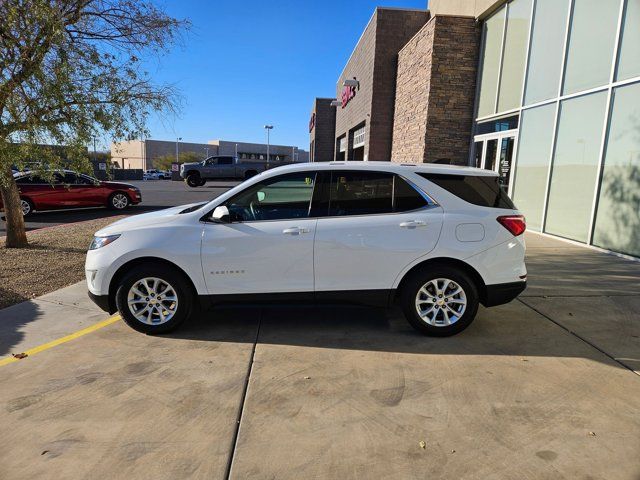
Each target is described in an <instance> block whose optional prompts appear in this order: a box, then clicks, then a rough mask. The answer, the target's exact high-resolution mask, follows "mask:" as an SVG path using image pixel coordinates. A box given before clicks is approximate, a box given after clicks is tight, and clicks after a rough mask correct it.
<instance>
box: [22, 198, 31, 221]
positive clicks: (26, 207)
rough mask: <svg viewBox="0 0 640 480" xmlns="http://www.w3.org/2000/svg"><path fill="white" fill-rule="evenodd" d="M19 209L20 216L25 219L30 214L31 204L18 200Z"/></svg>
mask: <svg viewBox="0 0 640 480" xmlns="http://www.w3.org/2000/svg"><path fill="white" fill-rule="evenodd" d="M20 208H21V209H22V215H23V216H25V217H26V216H27V215H29V214H30V213H31V204H30V203H29V202H27V201H26V200H20Z"/></svg>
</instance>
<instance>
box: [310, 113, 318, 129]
mask: <svg viewBox="0 0 640 480" xmlns="http://www.w3.org/2000/svg"><path fill="white" fill-rule="evenodd" d="M315 126H316V112H313V113H312V114H311V119H310V120H309V133H311V132H313V129H314V128H315Z"/></svg>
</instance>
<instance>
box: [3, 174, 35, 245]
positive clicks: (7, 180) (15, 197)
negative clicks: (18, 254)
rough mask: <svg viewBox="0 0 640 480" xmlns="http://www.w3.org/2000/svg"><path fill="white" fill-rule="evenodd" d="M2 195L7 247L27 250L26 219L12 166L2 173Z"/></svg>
mask: <svg viewBox="0 0 640 480" xmlns="http://www.w3.org/2000/svg"><path fill="white" fill-rule="evenodd" d="M0 175H2V177H3V178H2V179H1V180H0V193H2V203H3V204H4V214H5V217H6V222H7V237H6V239H5V245H6V247H7V248H26V247H28V246H29V242H27V234H26V232H25V229H24V217H23V216H22V207H21V206H20V192H18V186H17V185H16V181H15V180H14V178H13V174H12V172H11V165H8V164H7V165H5V166H4V167H3V168H2V171H0Z"/></svg>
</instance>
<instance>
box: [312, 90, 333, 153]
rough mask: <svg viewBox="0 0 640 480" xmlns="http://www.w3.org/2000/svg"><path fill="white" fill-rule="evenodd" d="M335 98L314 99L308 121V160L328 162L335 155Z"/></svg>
mask: <svg viewBox="0 0 640 480" xmlns="http://www.w3.org/2000/svg"><path fill="white" fill-rule="evenodd" d="M334 100H335V98H316V99H315V101H314V102H313V110H312V111H311V118H310V119H309V137H310V141H309V160H310V161H312V162H330V161H332V160H333V158H334V154H335V138H336V107H335V106H333V105H331V102H333V101H334Z"/></svg>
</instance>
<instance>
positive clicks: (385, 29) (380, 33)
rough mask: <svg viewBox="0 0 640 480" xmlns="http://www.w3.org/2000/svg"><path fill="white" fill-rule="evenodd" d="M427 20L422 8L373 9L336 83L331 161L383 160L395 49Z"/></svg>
mask: <svg viewBox="0 0 640 480" xmlns="http://www.w3.org/2000/svg"><path fill="white" fill-rule="evenodd" d="M428 18H429V13H428V12H427V11H426V10H408V9H396V8H381V7H380V8H377V9H376V10H375V12H374V13H373V16H372V17H371V20H370V21H369V23H368V25H367V26H366V28H365V30H364V32H363V34H362V36H361V37H360V40H359V41H358V44H357V45H356V48H355V49H354V51H353V53H352V54H351V57H350V58H349V61H348V62H347V64H346V65H345V67H344V69H343V71H342V73H341V74H340V77H339V78H338V82H337V84H336V98H338V100H341V103H342V104H341V106H339V107H337V109H336V129H335V130H336V133H335V135H336V136H335V142H336V144H335V145H336V147H335V151H336V152H335V158H336V159H337V160H345V159H349V160H389V158H390V156H391V137H392V134H393V109H394V99H395V83H396V71H397V56H398V51H399V50H400V49H401V48H402V47H403V46H404V45H405V44H406V42H407V41H408V40H409V39H410V38H411V37H412V36H413V35H415V33H416V32H417V31H418V30H419V29H420V28H421V27H422V26H423V25H424V24H425V22H426V21H427V19H428ZM345 81H346V84H345Z"/></svg>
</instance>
